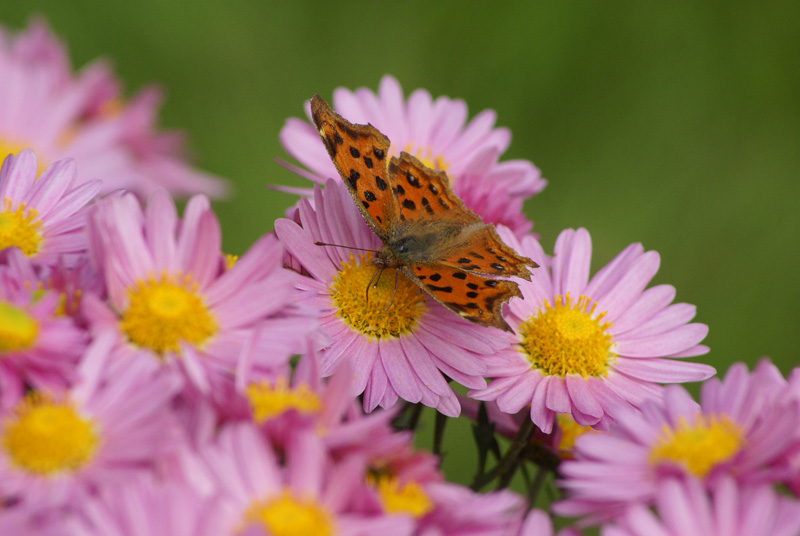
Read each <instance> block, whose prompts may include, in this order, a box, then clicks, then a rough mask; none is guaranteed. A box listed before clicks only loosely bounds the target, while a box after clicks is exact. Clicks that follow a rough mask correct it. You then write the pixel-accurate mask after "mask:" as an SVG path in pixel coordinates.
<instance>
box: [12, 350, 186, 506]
mask: <svg viewBox="0 0 800 536" xmlns="http://www.w3.org/2000/svg"><path fill="white" fill-rule="evenodd" d="M108 351H110V349H109V346H108V344H106V343H104V342H103V341H101V340H96V341H95V342H94V343H93V344H92V345H91V346H90V347H89V349H88V350H87V358H89V355H88V354H91V353H104V352H108ZM146 365H151V364H149V363H141V362H134V361H129V362H127V363H118V364H117V366H115V367H113V369H109V370H107V371H106V374H104V376H103V378H102V381H91V380H89V381H83V379H81V380H80V381H79V382H78V383H77V384H76V385H75V387H73V388H72V389H70V390H67V391H60V392H42V391H31V392H29V393H28V394H26V396H25V397H24V398H23V399H22V400H21V401H20V402H19V403H18V404H17V405H16V406H15V407H14V408H12V409H11V410H9V411H7V412H5V413H4V415H3V417H2V431H0V496H2V497H3V500H4V501H9V500H11V501H15V502H16V501H19V503H20V504H23V505H25V507H26V508H29V509H41V510H46V509H48V508H54V507H58V506H65V505H69V504H74V501H80V500H81V499H82V498H85V497H86V494H87V493H88V492H89V491H91V489H93V488H94V487H96V486H98V485H102V484H103V483H104V482H108V481H110V480H114V479H119V478H125V477H126V476H129V475H130V474H131V473H132V472H135V471H141V470H145V469H147V468H154V467H155V464H156V463H157V462H158V460H159V459H160V458H161V457H163V456H165V455H166V454H167V453H168V452H169V451H170V450H171V449H173V448H174V446H175V444H176V443H177V441H178V439H179V438H180V436H179V435H176V433H177V423H176V422H175V421H174V419H173V418H172V415H171V413H170V412H169V405H168V404H169V402H170V400H171V399H172V397H173V396H175V394H176V393H177V392H178V390H179V388H180V383H179V381H177V379H176V378H175V377H174V376H172V375H168V374H163V373H161V372H160V371H154V368H155V367H153V366H152V365H151V366H146Z"/></svg>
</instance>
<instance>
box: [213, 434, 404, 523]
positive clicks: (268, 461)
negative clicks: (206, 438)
mask: <svg viewBox="0 0 800 536" xmlns="http://www.w3.org/2000/svg"><path fill="white" fill-rule="evenodd" d="M200 455H201V457H202V458H203V460H205V463H206V467H207V468H208V470H209V472H210V473H211V475H212V477H213V478H214V480H215V481H216V482H217V485H218V486H219V488H220V493H219V494H218V496H217V501H216V502H215V508H216V509H217V511H218V512H220V514H221V516H222V519H223V521H222V523H223V525H222V529H221V531H220V532H219V534H241V533H244V534H248V535H251V534H252V535H256V534H269V535H273V536H305V535H307V534H314V535H318V536H333V535H337V536H351V535H364V536H367V535H373V534H385V535H387V536H389V535H391V536H395V535H398V536H400V535H409V534H411V529H412V524H411V520H410V519H409V518H408V517H403V516H385V515H377V514H364V513H360V512H356V511H354V510H353V509H351V508H350V507H349V504H350V503H351V501H352V497H353V496H358V495H361V494H363V493H364V491H363V489H362V488H363V480H364V471H365V464H364V460H363V458H362V457H359V456H349V457H347V458H345V459H343V460H341V461H338V462H334V461H332V460H331V459H330V458H329V457H328V456H327V452H326V450H325V447H324V444H323V443H322V441H321V440H320V439H319V438H317V437H316V436H315V434H314V433H313V431H311V430H310V429H309V430H306V433H298V434H295V435H294V436H293V438H292V441H291V442H290V444H289V445H288V447H287V448H286V449H285V451H284V452H283V458H284V459H285V462H284V463H281V462H280V461H279V456H278V453H277V452H276V451H275V450H274V449H273V448H272V446H271V445H270V444H269V443H267V441H266V440H265V439H264V437H263V436H262V435H260V434H259V433H258V431H257V429H256V428H255V427H253V426H252V425H249V424H246V423H240V424H233V425H228V426H226V427H225V428H223V430H222V431H221V432H220V434H219V437H218V438H217V440H216V442H215V443H213V444H210V445H207V446H205V447H204V448H203V449H202V450H201V453H200ZM248 531H249V532H248Z"/></svg>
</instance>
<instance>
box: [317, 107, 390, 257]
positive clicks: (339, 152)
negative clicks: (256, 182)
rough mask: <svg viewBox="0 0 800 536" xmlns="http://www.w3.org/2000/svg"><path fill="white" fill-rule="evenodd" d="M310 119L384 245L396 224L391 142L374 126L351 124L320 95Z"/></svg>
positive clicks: (366, 219) (351, 193)
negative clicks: (389, 166) (388, 164)
mask: <svg viewBox="0 0 800 536" xmlns="http://www.w3.org/2000/svg"><path fill="white" fill-rule="evenodd" d="M311 117H312V119H313V120H314V124H315V125H316V127H317V130H318V131H319V134H320V137H321V138H322V141H323V143H324V144H325V148H326V149H327V150H328V154H329V155H330V157H331V160H333V164H334V165H335V166H336V170H337V171H338V172H339V175H340V176H341V177H342V180H343V181H344V183H345V185H346V186H347V189H348V190H349V191H350V195H352V196H353V200H354V201H355V202H356V205H357V206H358V209H359V210H360V211H361V214H362V215H363V216H364V220H365V221H366V222H367V225H369V227H370V229H372V232H374V233H375V234H376V235H378V238H380V239H381V240H382V241H384V242H385V241H386V238H387V236H388V229H390V227H391V226H392V225H393V223H394V222H396V220H397V216H396V214H397V203H396V201H395V197H394V194H393V192H392V190H391V188H390V187H389V181H388V179H387V176H386V157H387V155H388V154H389V139H388V138H387V137H386V136H384V135H383V134H381V133H380V132H379V131H378V129H376V128H375V127H373V126H372V125H354V124H353V123H350V122H349V121H347V120H346V119H344V118H343V117H342V116H340V115H339V114H337V113H336V112H334V111H333V110H331V108H330V106H328V104H327V103H326V102H325V101H323V100H322V99H321V98H320V97H319V95H314V97H313V98H312V99H311Z"/></svg>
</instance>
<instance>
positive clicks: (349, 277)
mask: <svg viewBox="0 0 800 536" xmlns="http://www.w3.org/2000/svg"><path fill="white" fill-rule="evenodd" d="M298 218H299V222H300V223H299V224H298V223H296V222H294V221H291V220H286V219H281V220H277V221H276V222H275V232H276V234H277V235H278V238H279V239H280V241H281V242H282V243H283V245H284V247H285V248H286V250H287V251H288V252H289V253H290V254H291V256H292V257H294V258H295V260H296V261H297V262H298V263H299V264H300V265H301V266H302V268H303V270H304V273H307V274H308V277H303V278H302V281H301V282H300V283H299V287H300V288H301V289H302V290H303V291H304V292H306V293H312V296H313V297H312V298H311V300H312V301H311V303H312V304H313V305H315V306H316V307H317V308H318V310H319V311H320V312H321V315H322V317H321V324H322V328H323V330H324V332H325V334H326V335H327V336H328V337H329V339H330V341H331V342H330V344H329V345H328V346H327V347H325V348H324V349H322V350H321V352H320V371H321V373H322V375H323V376H330V375H331V374H333V372H334V371H335V370H336V369H337V367H338V366H340V365H341V364H342V363H345V362H348V361H349V362H350V366H351V367H352V372H353V374H352V382H351V390H350V394H351V396H357V395H359V394H361V393H364V409H365V410H366V411H368V412H369V411H372V410H373V409H375V408H376V407H377V406H379V405H380V406H382V407H384V408H390V407H392V406H393V405H394V404H395V402H397V400H398V398H402V399H404V400H407V401H409V402H414V403H416V402H422V403H423V404H425V405H427V406H430V407H432V408H436V409H437V410H439V411H440V412H442V413H443V414H445V415H448V416H456V415H458V413H459V411H460V405H459V403H458V400H457V398H456V396H455V394H454V393H453V390H452V389H451V388H450V386H449V385H448V383H447V381H446V380H445V379H444V377H443V374H446V375H447V376H449V377H450V378H452V379H453V380H455V381H457V382H458V383H460V384H462V385H465V386H467V387H471V388H481V387H484V386H485V385H486V383H485V381H484V380H483V375H484V374H485V373H486V372H487V370H488V368H487V363H488V362H490V361H493V360H500V359H508V358H509V356H511V355H512V354H513V350H512V349H511V347H510V342H511V340H512V339H511V336H510V335H509V334H507V333H505V332H502V331H500V330H497V329H492V328H486V327H483V326H477V325H475V324H471V323H469V322H467V321H466V320H464V319H462V318H461V317H459V316H458V315H455V314H453V313H452V312H450V311H448V310H447V309H445V307H444V306H442V305H440V304H439V303H437V302H435V301H434V300H433V299H428V298H427V296H426V295H425V294H424V293H423V292H421V291H420V290H419V288H418V287H417V286H416V285H415V284H413V283H412V282H411V281H409V280H408V279H407V278H405V277H399V278H397V286H396V287H395V277H394V274H393V273H392V272H393V270H384V272H383V274H382V276H381V277H380V278H378V281H377V284H375V285H373V286H371V287H370V289H369V300H365V299H364V296H365V292H366V289H367V286H368V284H369V282H370V280H371V279H372V275H373V274H374V273H375V267H374V266H372V265H370V263H369V255H363V254H362V255H358V258H356V255H354V254H353V253H352V250H347V249H344V248H337V247H322V246H317V245H315V244H314V241H315V240H319V241H323V242H326V243H332V244H342V245H346V246H352V247H355V248H366V249H370V250H377V249H380V247H381V244H380V240H379V239H378V238H377V237H376V236H375V235H374V234H373V233H372V232H371V231H370V230H369V228H368V227H367V225H366V223H364V220H363V218H362V217H361V215H360V214H359V213H358V210H357V209H356V206H355V205H354V204H353V200H352V199H351V198H350V194H349V193H348V192H347V190H346V189H345V187H344V185H342V184H341V183H336V182H334V181H332V180H330V181H328V183H327V185H326V187H325V189H324V191H323V190H322V189H321V188H319V187H317V188H316V190H315V192H314V199H313V207H312V204H311V203H310V202H309V201H308V200H305V199H303V200H301V202H300V206H299V214H298ZM372 283H376V282H375V281H374V280H373V281H372ZM387 304H389V305H388V308H387Z"/></svg>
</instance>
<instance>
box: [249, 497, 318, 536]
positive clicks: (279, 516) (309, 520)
mask: <svg viewBox="0 0 800 536" xmlns="http://www.w3.org/2000/svg"><path fill="white" fill-rule="evenodd" d="M253 524H256V525H260V526H261V527H263V528H264V530H265V532H266V533H267V534H270V535H271V536H307V535H309V534H313V535H314V536H332V535H333V534H334V526H333V520H332V519H331V516H330V514H329V513H328V512H327V511H326V510H325V509H324V508H323V507H322V506H320V505H319V504H317V502H316V501H315V500H314V499H305V500H298V499H296V498H295V497H293V496H292V494H291V493H290V492H289V490H287V489H284V490H283V491H282V492H281V494H280V495H278V496H277V497H274V498H271V499H268V500H265V501H255V502H253V503H252V504H251V505H250V506H249V507H248V508H247V510H246V511H245V514H244V523H243V525H244V527H248V526H251V525H253Z"/></svg>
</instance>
